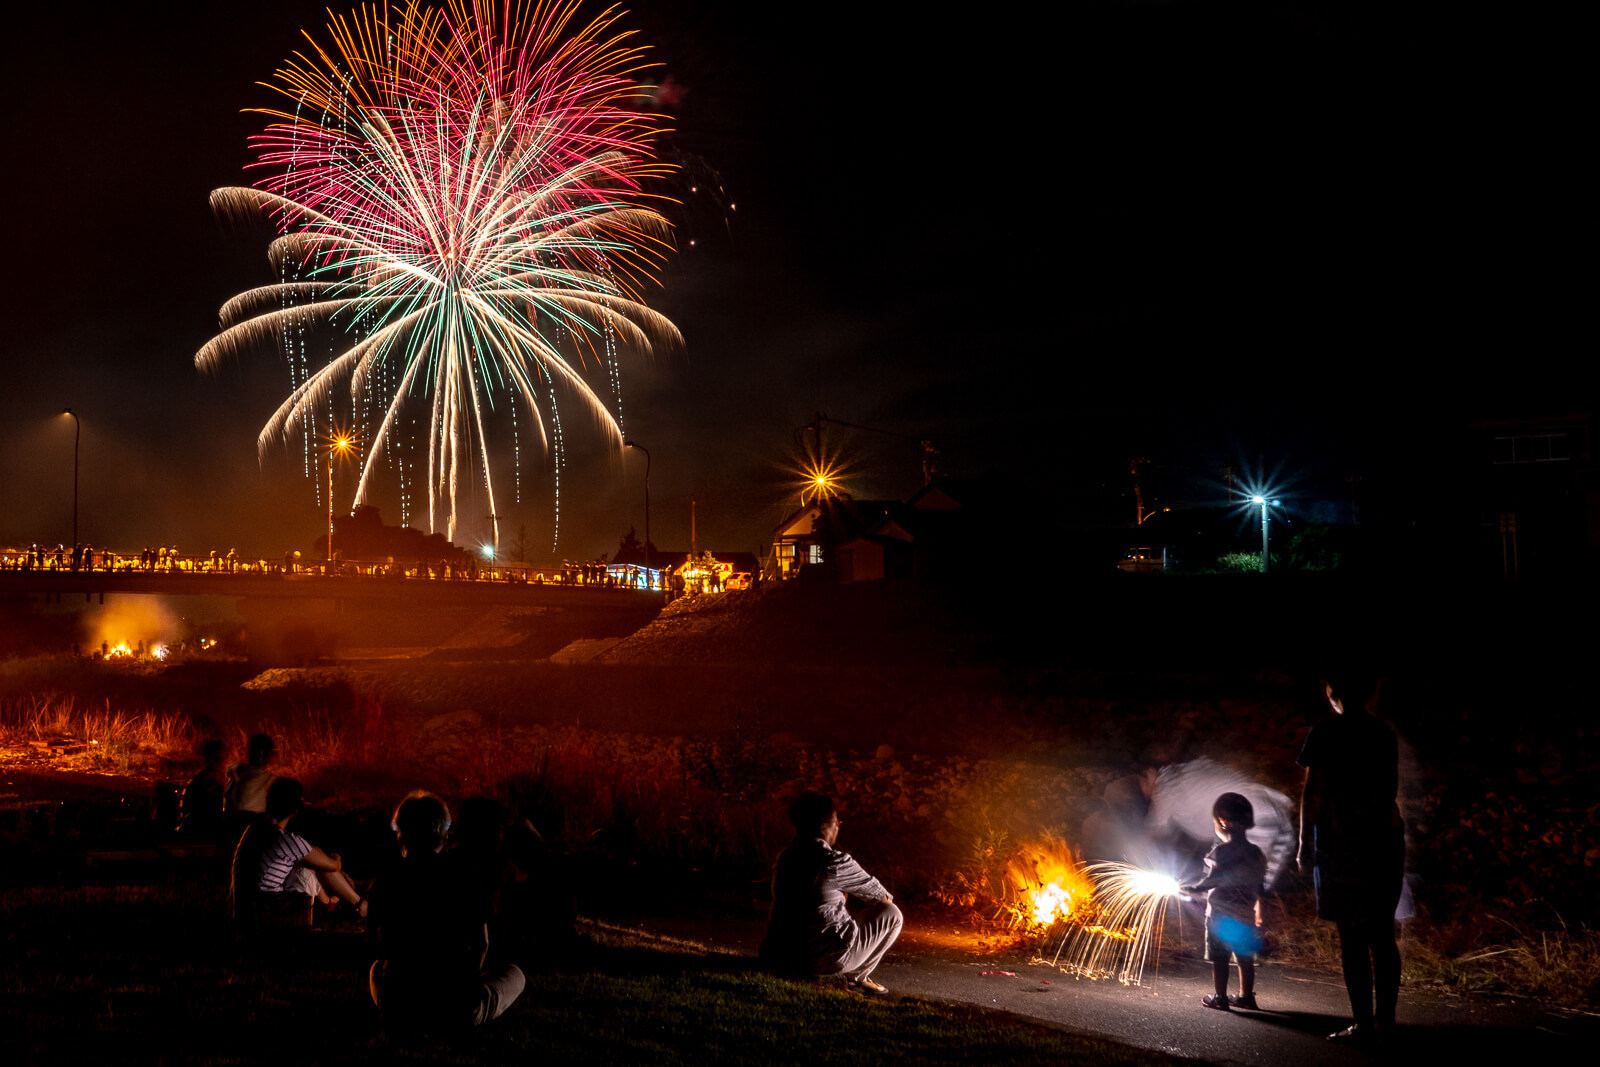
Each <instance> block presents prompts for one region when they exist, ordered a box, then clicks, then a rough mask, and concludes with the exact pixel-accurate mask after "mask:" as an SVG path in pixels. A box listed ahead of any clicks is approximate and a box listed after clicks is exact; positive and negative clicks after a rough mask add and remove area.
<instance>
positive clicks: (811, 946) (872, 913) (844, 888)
mask: <svg viewBox="0 0 1600 1067" xmlns="http://www.w3.org/2000/svg"><path fill="white" fill-rule="evenodd" d="M789 821H790V822H791V823H793V824H794V831H795V836H794V841H793V842H792V843H791V844H790V845H789V847H788V848H786V849H784V850H783V852H782V853H781V854H780V855H779V856H778V862H777V863H776V864H775V865H774V866H773V871H772V918H771V921H770V923H769V925H768V927H767V936H766V939H765V940H763V941H762V943H761V960H762V962H763V963H764V964H765V965H766V966H767V967H769V968H771V969H772V970H774V971H776V972H777V973H779V974H787V975H794V976H799V975H841V976H843V977H844V979H845V981H846V983H847V985H848V986H849V987H850V988H852V989H854V990H857V991H858V992H863V993H877V994H882V993H887V992H888V990H887V989H886V988H884V987H883V986H882V985H881V984H880V983H878V982H877V981H875V980H874V979H873V977H872V972H873V971H875V970H876V969H877V967H878V964H880V963H882V962H883V957H884V956H885V955H887V954H888V951H889V948H890V946H892V945H893V944H894V943H895V940H896V939H897V938H898V937H899V936H900V928H901V925H902V924H903V922H904V919H903V918H902V916H901V914H900V909H899V908H897V907H895V904H894V897H893V896H892V895H891V894H890V893H889V891H888V890H887V889H885V888H884V887H883V884H882V883H881V882H879V881H878V880H877V879H876V878H874V877H872V876H871V875H870V874H868V873H867V872H866V871H864V870H862V869H861V865H860V864H859V863H857V862H856V861H855V860H853V859H851V858H850V855H849V853H846V852H840V851H839V850H838V849H835V848H834V847H833V845H834V842H835V841H837V840H838V839H839V825H840V822H839V813H838V812H837V811H836V810H835V809H834V806H833V801H832V800H831V799H830V798H828V797H825V796H823V795H822V794H820V793H804V794H802V795H801V796H799V797H797V798H796V799H795V801H794V803H793V804H792V805H790V807H789ZM846 897H856V898H859V899H861V900H865V901H868V902H869V904H868V907H867V908H866V909H865V910H864V911H863V912H862V913H861V915H860V917H859V918H857V917H853V916H851V914H850V912H849V910H848V909H847V908H846V907H845V898H846Z"/></svg>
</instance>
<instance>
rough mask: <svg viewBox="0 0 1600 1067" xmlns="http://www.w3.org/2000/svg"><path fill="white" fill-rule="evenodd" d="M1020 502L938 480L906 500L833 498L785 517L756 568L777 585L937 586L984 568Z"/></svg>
mask: <svg viewBox="0 0 1600 1067" xmlns="http://www.w3.org/2000/svg"><path fill="white" fill-rule="evenodd" d="M1021 500H1022V498H1021V497H1020V496H1019V495H1017V494H1015V493H1011V492H1009V491H1008V490H1007V489H1006V488H1005V487H1004V486H1003V485H1001V484H999V483H996V482H985V481H964V480H957V479H938V480H935V481H933V482H930V483H928V484H927V485H924V486H923V487H922V488H921V489H919V490H917V492H916V493H914V494H912V496H911V497H910V499H908V500H905V501H897V500H856V499H854V498H852V497H849V496H837V497H833V498H831V499H828V500H822V501H815V502H813V503H811V504H807V505H805V506H804V507H801V508H800V509H798V510H797V511H795V512H793V513H792V514H790V515H789V516H788V517H787V518H785V519H784V520H783V522H781V523H779V524H778V527H777V529H776V530H774V531H773V538H772V555H771V556H770V557H769V558H768V561H767V566H766V568H765V570H764V573H766V574H767V575H768V576H769V577H772V578H777V579H780V580H783V579H790V578H797V577H801V576H806V577H813V576H814V577H816V578H820V579H822V580H827V581H838V582H870V581H882V580H884V579H912V578H914V579H919V580H938V579H941V578H947V577H948V578H954V577H957V576H958V575H960V574H963V573H965V574H969V575H970V574H971V573H972V572H973V570H974V568H977V569H986V568H988V569H992V568H994V567H997V566H999V565H1000V561H1002V560H1004V559H1005V558H1008V554H1009V550H1008V548H1007V547H1006V545H1005V544H1004V543H1002V542H1003V539H1004V538H1005V537H1007V536H1015V535H1016V533H1017V531H1016V530H1015V529H1013V528H1010V527H1007V526H1006V525H1005V523H1003V522H1002V521H1001V515H1002V514H1003V513H1004V510H1005V506H1007V505H1008V504H1009V505H1010V506H1011V507H1012V509H1013V511H1014V512H1015V511H1017V510H1019V509H1020V507H1021V505H1020V501H1021Z"/></svg>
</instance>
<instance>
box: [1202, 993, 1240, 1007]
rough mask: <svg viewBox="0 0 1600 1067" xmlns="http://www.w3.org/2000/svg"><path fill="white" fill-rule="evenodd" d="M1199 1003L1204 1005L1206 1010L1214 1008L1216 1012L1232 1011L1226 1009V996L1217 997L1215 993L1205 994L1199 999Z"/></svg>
mask: <svg viewBox="0 0 1600 1067" xmlns="http://www.w3.org/2000/svg"><path fill="white" fill-rule="evenodd" d="M1200 1003H1202V1004H1204V1005H1205V1006H1206V1007H1208V1008H1215V1009H1216V1010H1217V1011H1232V1010H1233V1009H1232V1008H1230V1007H1228V997H1227V994H1223V995H1222V996H1220V997H1219V996H1217V995H1216V994H1215V993H1207V994H1206V995H1205V996H1203V997H1201V998H1200Z"/></svg>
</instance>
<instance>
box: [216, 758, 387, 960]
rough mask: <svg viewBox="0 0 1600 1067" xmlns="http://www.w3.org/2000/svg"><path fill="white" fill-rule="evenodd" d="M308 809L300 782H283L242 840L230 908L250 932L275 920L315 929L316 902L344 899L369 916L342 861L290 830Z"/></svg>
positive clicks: (236, 857)
mask: <svg viewBox="0 0 1600 1067" xmlns="http://www.w3.org/2000/svg"><path fill="white" fill-rule="evenodd" d="M304 806H305V791H304V790H303V789H302V788H301V786H300V783H299V781H298V780H296V779H294V778H278V779H276V780H274V781H273V783H272V785H271V787H270V788H269V789H268V790H267V810H266V814H265V817H264V818H262V819H260V820H258V821H256V822H254V823H252V824H251V825H250V828H249V829H247V830H246V831H245V832H244V836H242V837H241V838H239V846H238V848H236V849H235V850H234V853H233V880H232V881H233V884H232V887H231V889H230V897H231V900H230V903H231V909H230V910H231V912H232V915H233V919H234V921H235V922H236V923H238V924H239V925H241V926H243V927H246V928H247V929H249V928H253V927H255V926H256V925H258V924H259V923H260V922H261V920H262V919H263V918H274V917H276V918H285V917H286V918H288V919H289V920H290V921H292V922H293V923H295V924H296V925H310V923H311V909H312V904H313V902H316V901H321V902H322V904H323V905H325V906H331V905H334V904H335V903H336V902H337V901H339V900H345V901H348V902H349V903H350V904H351V906H352V907H354V908H355V909H356V914H358V915H360V916H362V917H363V918H365V917H366V914H367V904H366V901H364V900H362V899H361V894H360V893H359V892H358V891H357V890H356V887H355V886H354V885H353V884H351V882H350V879H349V878H347V877H345V875H344V873H343V871H342V870H341V867H342V864H341V863H340V861H339V858H338V857H337V856H331V855H329V854H328V853H326V852H324V851H322V849H320V848H317V847H315V846H314V845H312V844H311V843H310V842H309V841H307V840H306V839H305V838H303V837H301V836H300V835H299V834H296V833H294V832H292V831H290V830H289V829H288V826H289V821H290V820H291V819H293V818H294V816H295V815H296V814H297V813H298V812H299V811H300V809H301V808H302V807H304Z"/></svg>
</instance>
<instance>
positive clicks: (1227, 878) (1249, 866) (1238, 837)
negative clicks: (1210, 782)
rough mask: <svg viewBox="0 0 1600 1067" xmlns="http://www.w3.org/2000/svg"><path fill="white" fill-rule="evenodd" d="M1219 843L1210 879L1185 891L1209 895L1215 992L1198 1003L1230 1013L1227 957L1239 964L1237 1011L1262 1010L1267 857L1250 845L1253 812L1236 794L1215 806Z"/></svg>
mask: <svg viewBox="0 0 1600 1067" xmlns="http://www.w3.org/2000/svg"><path fill="white" fill-rule="evenodd" d="M1211 821H1212V825H1213V826H1214V827H1215V829H1216V833H1217V843H1216V844H1215V845H1213V846H1212V847H1211V851H1210V852H1208V853H1206V861H1205V862H1206V876H1205V877H1204V878H1202V879H1201V880H1200V881H1198V882H1196V883H1195V884H1193V885H1189V886H1184V887H1183V889H1184V891H1185V892H1187V893H1204V894H1206V959H1208V960H1210V961H1211V976H1212V979H1213V981H1214V982H1215V983H1216V992H1215V993H1214V994H1211V995H1208V996H1205V997H1202V998H1200V1003H1202V1004H1204V1005H1205V1006H1206V1007H1208V1008H1216V1009H1217V1010H1218V1011H1228V1010H1230V1008H1229V999H1228V957H1229V956H1230V955H1231V956H1232V957H1233V958H1234V959H1236V960H1238V961H1239V995H1238V996H1237V997H1234V998H1233V1000H1232V1006H1233V1007H1236V1008H1248V1009H1250V1010H1251V1011H1256V1010H1259V1009H1258V1007H1257V1005H1256V953H1257V952H1258V951H1259V950H1260V946H1261V935H1260V934H1259V933H1257V927H1259V926H1260V925H1261V883H1262V881H1263V880H1264V879H1265V878H1266V875H1267V858H1266V856H1265V855H1263V854H1262V852H1261V850H1260V849H1259V848H1257V847H1256V846H1254V845H1252V844H1251V843H1250V841H1249V839H1248V838H1247V837H1246V835H1245V831H1247V830H1249V829H1250V827H1252V826H1254V825H1255V809H1253V808H1252V807H1251V806H1250V801H1249V800H1247V799H1246V798H1245V797H1243V796H1241V795H1240V794H1238V793H1223V794H1222V795H1221V796H1219V797H1218V798H1217V802H1216V803H1215V804H1213V805H1212V807H1211Z"/></svg>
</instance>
